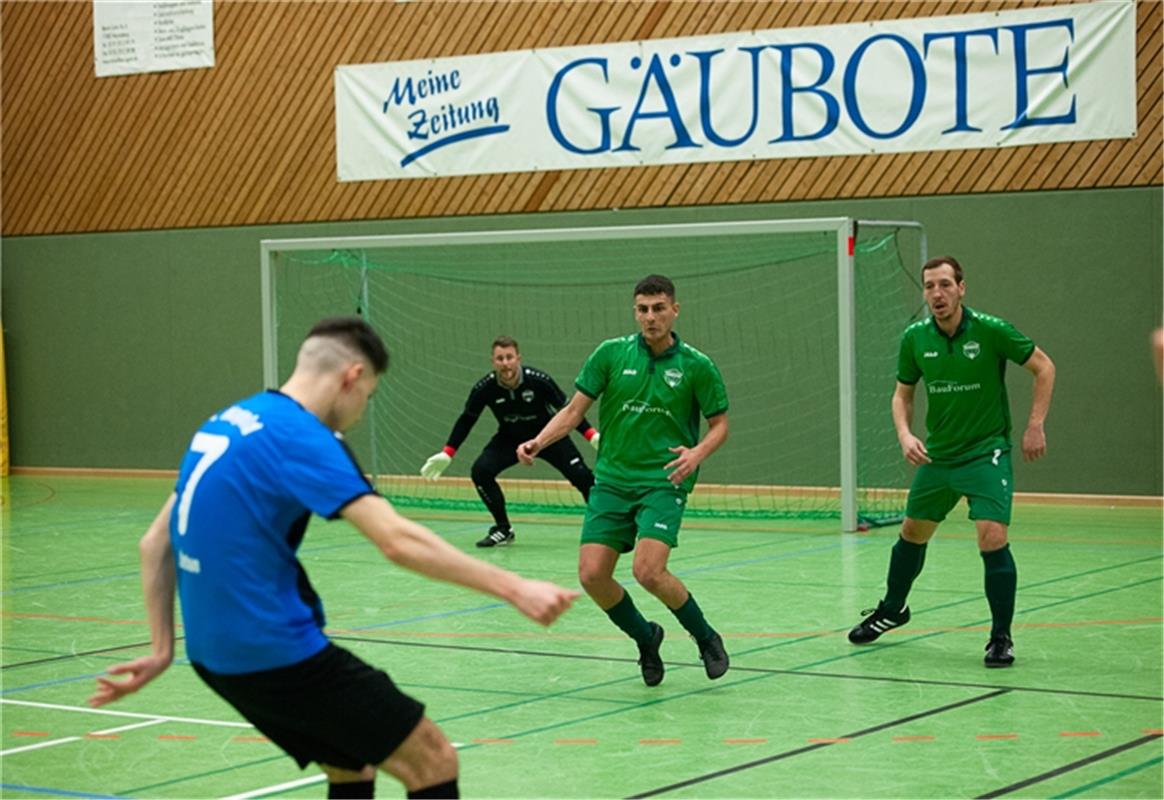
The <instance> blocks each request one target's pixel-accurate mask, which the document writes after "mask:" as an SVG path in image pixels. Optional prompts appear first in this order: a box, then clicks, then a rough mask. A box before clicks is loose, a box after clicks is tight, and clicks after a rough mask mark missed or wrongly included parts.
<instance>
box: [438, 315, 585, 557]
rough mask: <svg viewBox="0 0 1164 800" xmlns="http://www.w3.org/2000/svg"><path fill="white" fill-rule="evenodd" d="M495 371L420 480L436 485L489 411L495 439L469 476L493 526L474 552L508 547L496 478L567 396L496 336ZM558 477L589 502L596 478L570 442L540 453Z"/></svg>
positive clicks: (473, 392)
mask: <svg viewBox="0 0 1164 800" xmlns="http://www.w3.org/2000/svg"><path fill="white" fill-rule="evenodd" d="M492 360H493V370H492V371H491V372H490V373H488V374H487V375H486V376H485V377H483V378H482V379H481V380H479V381H477V383H476V384H474V385H473V388H472V389H470V390H469V399H468V400H466V401H465V410H464V411H462V412H461V416H459V417H457V421H456V422H455V423H453V431H452V433H450V434H449V438H448V440H447V441H446V443H445V446H444V449H442V450H441V451H440V452H439V453H435V454H434V455H433V456H432V457H431V458H429V459H428V461H425V462H424V466H423V467H421V468H420V474H421V475H423V476H424V477H425V478H427V479H428V480H430V481H435V480H436V479H437V478H439V477H440V476H441V474H442V473H443V472H444V471H445V470H446V469H447V468H448V466H449V464H450V463H451V462H452V460H453V456H454V455H456V453H457V448H459V447H460V446H461V444H462V443H463V442H464V441H465V439H466V438H467V437H468V436H469V431H471V430H472V429H473V425H474V424H476V422H477V418H478V417H480V416H481V412H482V411H483V410H485V408H486V407H488V408H489V409H490V410H491V411H492V412H493V416H495V417H497V433H495V434H493V438H492V439H490V440H489V443H488V444H486V445H485V449H484V450H482V451H481V455H479V456H477V460H476V461H474V462H473V467H472V470H471V471H470V475H471V476H472V479H473V486H475V487H476V488H477V494H479V495H480V496H481V500H482V501H483V502H484V503H485V507H486V508H487V509H489V513H490V514H492V515H493V526H492V527H491V528H490V529H489V533H487V534H486V535H485V538H483V539H482V540H481V541H479V542H477V546H478V547H497V546H499V545H507V544H512V543H513V540H514V535H513V528H512V526H511V525H510V523H509V514H508V512H507V511H506V509H505V494H504V493H503V492H502V491H501V487H500V486H498V484H497V476H498V475H500V474H501V473H502V472H504V471H505V470H507V469H509V468H510V467H512V466H513V465H514V464H516V463H517V446H518V445H519V444H521V443H522V442H524V441H526V440H527V439H532V438H533V437H534V436H536V435H537V433H538V431H540V430H541V429H542V426H543V425H545V424H546V423H547V422H549V421H550V418H551V417H553V416H554V414H555V413H556V412H557V411H558V409H559V408H561V407H562V406H564V405H566V395H565V394H564V393H563V392H562V390H561V389H560V388H559V387H558V384H557V383H555V382H554V379H553V378H551V377H550V376H549V375H548V374H547V373H545V372H542V371H541V370H538V369H534V368H533V367H525V366H522V363H521V352H520V350H519V349H518V346H517V341H516V340H515V339H513V338H511V337H509V336H498V337H497V338H496V339H494V340H493V359H492ZM577 430H578V432H579V433H580V434H582V436H583V437H584V438H585V439H586V440H587V441H588V442H590V445H591V447H593V448H594V449H595V450H597V449H598V440H599V436H598V431H596V430H595V429H594V428H593V427H591V425H590V423H589V422H587V421H586V420H585V419H583V420H582V421H581V422H580V423H579V424H578V426H577ZM538 456H539V457H540V458H543V459H545V460H546V461H548V462H549V463H550V464H552V465H553V467H554V468H555V469H556V470H558V472H560V473H562V475H563V476H564V477H565V478H566V480H568V481H570V483H571V484H573V486H574V488H575V489H577V490H578V491H579V492H580V493H581V494H582V499H583V500H584V501H585V500H589V499H590V487H592V486H593V485H594V473H592V472H591V471H590V468H589V467H587V466H586V462H585V461H583V460H582V455H581V454H580V453H579V452H578V448H577V447H575V446H574V443H573V442H571V441H570V440H569V439H562V440H560V441H558V442H556V443H555V444H554V445H553V446H551V447H547V448H546V449H544V450H542V451H541V452H539V453H538Z"/></svg>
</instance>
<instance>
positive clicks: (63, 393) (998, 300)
mask: <svg viewBox="0 0 1164 800" xmlns="http://www.w3.org/2000/svg"><path fill="white" fill-rule="evenodd" d="M1162 197H1164V193H1162V190H1161V189H1160V188H1159V187H1154V188H1147V189H1120V190H1089V191H1072V192H1054V193H1021V194H995V195H974V196H948V197H926V198H903V199H893V200H861V201H841V200H837V201H827V202H814V203H785V204H779V205H765V206H735V207H722V208H685V209H653V210H643V211H635V212H625V211H607V212H587V213H570V214H552V215H540V216H536V217H534V216H507V217H501V218H498V217H494V218H482V217H473V218H460V219H457V218H446V219H429V220H420V221H396V222H359V223H334V224H302V225H284V226H257V227H249V228H228V229H198V230H173V231H156V232H146V233H101V234H84V235H70V236H39V237H17V238H7V239H4V240H3V242H2V243H0V245H2V254H0V255H2V259H3V261H2V271H0V278H2V280H3V285H2V292H0V297H2V301H3V308H2V313H3V324H4V330H5V342H6V348H7V359H8V392H9V417H10V420H9V424H10V439H11V461H12V463H13V465H15V466H54V467H109V468H116V467H121V468H173V467H174V466H176V464H177V460H178V458H179V457H180V455H181V452H182V451H183V449H184V447H185V444H186V442H187V440H188V437H189V435H190V433H191V431H192V429H193V428H194V427H196V426H197V425H198V424H199V422H200V421H201V420H202V419H203V418H204V417H205V416H206V415H207V414H208V413H209V412H210V411H212V410H213V409H215V408H218V407H220V406H221V405H223V404H225V403H228V402H230V401H231V400H234V399H236V398H237V397H239V396H242V395H244V394H247V393H250V392H252V391H255V390H257V389H258V388H260V385H261V367H260V344H259V332H260V318H259V270H258V263H259V242H260V240H262V239H265V238H291V237H309V236H337V235H361V234H363V235H366V234H374V233H376V234H378V233H403V232H429V231H442V230H485V229H494V228H499V227H516V228H523V227H524V228H528V227H550V226H552V227H560V226H566V225H607V224H625V223H646V222H690V221H709V220H721V219H756V218H793V217H807V216H817V217H819V216H842V215H848V216H854V217H859V218H878V219H916V220H918V221H920V222H922V223H923V224H925V225H926V228H927V231H928V234H929V241H930V253H931V255H936V254H941V253H948V254H952V255H955V256H957V257H958V259H959V260H960V261H961V262H962V263H963V265H964V266H965V267H966V270H967V298H966V299H967V303H968V304H969V305H972V306H974V307H977V308H981V309H983V310H986V311H989V312H991V313H994V314H998V315H1000V316H1003V317H1005V318H1007V319H1010V320H1011V321H1012V322H1014V323H1015V324H1016V325H1017V326H1018V327H1019V328H1020V329H1021V330H1023V331H1024V332H1025V333H1027V334H1028V335H1030V336H1031V337H1032V338H1034V339H1035V341H1036V342H1038V343H1039V345H1040V346H1042V347H1043V349H1044V350H1046V351H1047V352H1048V353H1049V354H1050V355H1051V357H1052V358H1053V359H1054V360H1055V362H1056V364H1057V366H1058V382H1057V385H1056V391H1055V400H1054V403H1053V406H1052V410H1051V416H1050V420H1049V422H1048V426H1047V428H1048V439H1049V446H1050V452H1049V455H1048V456H1047V458H1045V459H1044V460H1042V461H1040V462H1038V463H1036V464H1031V465H1027V464H1022V463H1019V464H1017V465H1016V483H1017V487H1018V489H1019V490H1020V491H1049V492H1089V493H1092V492H1094V493H1115V494H1152V495H1158V494H1161V483H1162V468H1161V463H1162V448H1161V439H1162V420H1161V393H1160V388H1159V387H1158V386H1157V384H1156V380H1155V377H1154V374H1153V371H1152V367H1151V360H1150V356H1149V351H1148V335H1149V332H1150V331H1151V329H1152V327H1153V326H1154V325H1157V324H1159V323H1160V320H1161V317H1162V308H1161V293H1162V290H1164V289H1162V282H1161V275H1162V269H1161V266H1162V264H1164V253H1162V238H1164V234H1162V230H1161V220H1162V217H1164V209H1162ZM691 300H692V298H688V299H687V302H688V303H690V302H691ZM479 356H480V354H479V353H473V354H472V356H471V357H472V358H474V359H476V360H478V361H480V360H481V359H480V358H479ZM1010 386H1011V399H1012V406H1013V409H1014V413H1015V418H1016V421H1019V420H1024V419H1025V417H1026V412H1027V409H1028V407H1029V400H1030V392H1029V389H1030V376H1029V375H1028V374H1027V373H1026V372H1025V371H1023V370H1021V369H1012V370H1011V372H1010ZM889 424H890V422H889V415H888V410H886V425H889ZM435 435H437V436H440V435H443V431H442V432H441V433H440V434H435Z"/></svg>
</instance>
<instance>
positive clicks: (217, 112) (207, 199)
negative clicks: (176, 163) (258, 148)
mask: <svg viewBox="0 0 1164 800" xmlns="http://www.w3.org/2000/svg"><path fill="white" fill-rule="evenodd" d="M259 17H260V9H258V8H257V7H256V6H255V5H254V4H252V3H229V4H225V5H224V6H223V7H222V8H221V13H219V14H217V15H216V17H215V27H216V29H218V30H221V36H222V42H223V46H222V47H221V48H218V47H217V46H216V56H215V66H214V72H215V76H214V78H215V80H214V82H213V87H211V89H210V90H209V91H208V92H207V94H206V96H205V98H203V103H204V105H200V106H197V107H196V117H197V120H196V122H195V123H194V125H193V127H192V130H191V139H190V140H189V141H188V142H187V148H188V149H187V153H186V158H185V159H184V160H183V164H182V168H181V170H180V172H179V173H178V175H177V183H178V185H179V186H180V187H181V188H182V189H183V190H184V194H183V195H182V196H180V197H178V198H177V199H176V205H175V209H176V210H175V214H176V215H177V216H178V217H180V218H181V219H182V220H185V221H187V224H188V225H189V224H192V225H213V224H214V223H215V221H217V220H223V219H233V218H232V217H230V216H229V214H230V208H231V198H232V197H237V196H238V195H240V194H241V193H242V186H243V182H244V177H245V175H246V172H247V170H246V162H247V157H246V153H245V152H244V153H238V152H235V151H234V150H233V149H232V148H233V147H234V146H235V138H236V136H239V135H241V134H240V133H236V131H237V130H238V126H239V125H240V119H241V118H244V117H246V116H248V114H247V110H248V109H249V107H250V106H251V105H252V104H253V103H255V100H254V98H253V97H252V96H251V92H252V88H254V84H252V83H251V78H250V76H251V75H252V74H254V73H256V72H257V70H258V68H259V66H260V65H261V64H263V63H264V56H265V53H263V52H261V51H260V50H258V49H257V48H255V47H253V46H252V45H253V43H255V42H256V41H259V39H258V35H257V33H256V30H257V29H261V27H262V23H261V22H260V21H259ZM218 38H219V35H218V34H217V33H216V35H215V39H216V40H218Z"/></svg>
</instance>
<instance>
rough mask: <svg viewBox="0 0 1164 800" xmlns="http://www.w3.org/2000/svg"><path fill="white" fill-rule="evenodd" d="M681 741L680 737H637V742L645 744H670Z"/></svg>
mask: <svg viewBox="0 0 1164 800" xmlns="http://www.w3.org/2000/svg"><path fill="white" fill-rule="evenodd" d="M682 743H683V740H682V739H639V744H647V745H672V744H682Z"/></svg>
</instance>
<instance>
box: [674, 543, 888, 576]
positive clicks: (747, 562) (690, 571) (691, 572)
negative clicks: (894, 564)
mask: <svg viewBox="0 0 1164 800" xmlns="http://www.w3.org/2000/svg"><path fill="white" fill-rule="evenodd" d="M867 541H871V540H869V539H858V540H857V542H867ZM839 547H841V542H834V543H832V544H826V545H822V546H820V547H809V548H805V549H803V550H793V551H791V552H788V553H778V554H776V555H772V556H764V557H763V558H749V559H746V560H744V561H729V562H727V563H726V564H713V565H711V566H707V567H695V568H693V569H685V570H676V571H675V574H676V575H695V574H698V573H700V572H719V571H720V570H725V569H732V568H734V567H745V566H748V565H750V564H764V563H767V562H769V561H783V560H784V559H787V558H796V557H798V556H806V555H812V554H814V553H825V552H828V551H829V550H836V549H838V548H839Z"/></svg>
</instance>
